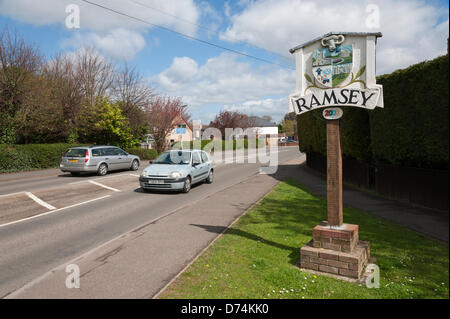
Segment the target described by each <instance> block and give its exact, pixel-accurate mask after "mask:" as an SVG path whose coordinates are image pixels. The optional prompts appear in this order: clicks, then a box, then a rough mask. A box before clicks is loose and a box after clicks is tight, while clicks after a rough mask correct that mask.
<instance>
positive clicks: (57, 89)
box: [43, 53, 82, 131]
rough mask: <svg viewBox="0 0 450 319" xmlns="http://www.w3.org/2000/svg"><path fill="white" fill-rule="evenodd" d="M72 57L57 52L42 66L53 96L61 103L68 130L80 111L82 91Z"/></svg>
mask: <svg viewBox="0 0 450 319" xmlns="http://www.w3.org/2000/svg"><path fill="white" fill-rule="evenodd" d="M75 69H76V68H75V65H74V61H73V59H71V58H70V57H69V56H67V55H64V54H61V53H60V54H57V55H56V56H55V57H54V58H53V60H51V61H48V62H47V63H46V64H45V66H44V67H43V74H44V75H45V77H46V78H47V79H49V80H50V81H51V82H52V83H53V90H52V91H53V96H54V98H55V100H56V101H57V102H58V103H59V104H60V105H61V107H62V111H63V114H64V118H65V120H66V121H67V128H68V130H69V131H70V130H72V129H73V127H74V124H75V119H76V117H77V115H78V113H79V112H80V107H81V103H82V92H81V89H80V77H78V76H77V74H76V70H75Z"/></svg>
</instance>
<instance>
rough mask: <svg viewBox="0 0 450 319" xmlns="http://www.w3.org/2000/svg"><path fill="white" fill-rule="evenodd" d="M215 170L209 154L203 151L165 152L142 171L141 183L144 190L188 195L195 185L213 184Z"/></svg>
mask: <svg viewBox="0 0 450 319" xmlns="http://www.w3.org/2000/svg"><path fill="white" fill-rule="evenodd" d="M213 179H214V168H213V166H212V162H211V158H210V156H209V155H208V153H206V152H204V151H201V150H171V151H166V152H163V153H162V154H161V155H160V156H159V157H158V158H157V159H156V160H155V161H153V163H152V164H151V165H149V166H147V167H146V168H144V170H143V171H142V174H141V177H140V178H139V183H140V185H141V187H142V188H143V189H144V190H147V189H149V190H150V189H152V190H178V191H182V192H184V193H188V192H189V191H190V189H191V186H192V185H193V184H195V183H199V182H203V181H205V182H206V183H208V184H211V183H212V182H213Z"/></svg>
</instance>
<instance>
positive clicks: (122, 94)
mask: <svg viewBox="0 0 450 319" xmlns="http://www.w3.org/2000/svg"><path fill="white" fill-rule="evenodd" d="M154 96H155V90H154V89H153V88H152V87H151V86H150V85H149V84H147V83H146V82H145V81H144V78H143V76H142V75H141V74H139V73H138V72H137V71H136V69H135V68H130V67H129V66H128V65H125V66H124V67H123V68H122V70H120V71H119V72H117V73H116V75H115V81H114V97H115V98H116V99H117V100H118V101H120V102H121V103H122V104H123V107H122V110H123V111H124V112H125V113H127V112H128V111H130V110H131V109H134V108H136V107H137V108H140V109H144V107H145V106H146V105H148V104H149V102H151V100H152V99H153V97H154Z"/></svg>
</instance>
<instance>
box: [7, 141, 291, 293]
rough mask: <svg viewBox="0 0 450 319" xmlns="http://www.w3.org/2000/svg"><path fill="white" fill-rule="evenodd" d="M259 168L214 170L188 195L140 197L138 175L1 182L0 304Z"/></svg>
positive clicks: (286, 153) (52, 174)
mask: <svg viewBox="0 0 450 319" xmlns="http://www.w3.org/2000/svg"><path fill="white" fill-rule="evenodd" d="M299 156H300V153H299V151H298V147H284V148H280V152H279V153H278V161H279V163H280V164H281V163H283V162H287V161H290V160H292V159H295V158H298V157H299ZM261 166H264V165H261V164H249V163H247V162H245V163H243V164H235V163H229V164H226V163H219V164H217V165H216V168H215V181H214V183H213V184H211V185H208V184H198V185H196V186H194V187H193V188H192V190H191V191H190V193H188V194H178V193H144V192H142V191H141V189H140V188H139V183H138V177H137V175H138V174H139V173H140V171H138V172H131V171H125V172H117V173H111V174H109V175H107V176H106V177H101V178H100V177H97V176H82V177H72V176H70V174H62V173H61V172H60V171H58V170H45V171H35V172H25V173H17V174H5V175H2V176H0V297H2V296H6V295H8V294H9V293H11V292H12V291H15V290H16V289H19V288H20V287H22V286H24V285H25V284H27V283H28V282H30V281H32V280H33V279H35V278H37V277H39V276H41V275H42V274H43V273H45V272H47V271H49V270H51V269H53V268H55V267H57V266H59V265H61V264H63V263H64V262H67V261H68V260H71V259H73V258H75V257H77V256H79V255H81V254H83V253H85V252H86V251H89V250H91V249H93V248H95V247H98V246H100V245H102V244H103V243H106V242H108V241H109V240H111V239H113V238H116V237H117V236H119V235H121V234H123V233H126V232H128V231H130V230H131V229H134V228H136V227H138V226H139V225H142V224H145V223H146V222H149V221H151V220H154V219H155V218H158V217H161V216H164V215H166V214H168V213H170V212H172V211H175V210H178V209H180V208H182V207H184V206H186V205H191V204H193V203H195V202H197V201H200V200H202V199H205V198H207V197H208V196H211V195H212V194H215V193H218V192H220V191H221V190H223V189H225V188H228V187H230V186H233V185H235V184H238V183H240V182H242V181H243V180H245V179H247V178H248V177H250V176H252V175H255V174H258V173H259V169H260V167H261ZM142 167H143V166H141V169H142ZM92 181H94V182H95V183H92ZM8 194H9V195H8ZM39 200H40V201H43V203H42V202H41V203H39ZM230 200H232V199H230ZM211 205H214V203H211Z"/></svg>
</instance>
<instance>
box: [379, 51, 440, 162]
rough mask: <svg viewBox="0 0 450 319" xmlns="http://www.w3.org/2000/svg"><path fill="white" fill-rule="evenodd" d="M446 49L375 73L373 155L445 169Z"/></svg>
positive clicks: (389, 159) (392, 160) (393, 160)
mask: <svg viewBox="0 0 450 319" xmlns="http://www.w3.org/2000/svg"><path fill="white" fill-rule="evenodd" d="M448 67H449V65H448V55H445V56H442V57H439V58H436V59H434V60H432V61H426V62H422V63H419V64H415V65H412V66H410V67H409V68H406V69H403V70H398V71H395V72H393V73H391V74H388V75H383V76H380V77H379V78H378V80H377V82H379V83H380V84H382V85H383V91H384V92H383V93H384V103H385V108H384V109H376V110H374V111H372V112H370V130H371V139H372V151H373V160H374V162H376V163H386V164H390V165H395V166H414V167H434V168H445V167H446V168H447V169H448V155H449V151H448V150H449V149H448V147H449V143H448V136H449V135H448V134H449V132H448V124H449V122H448V108H449V102H448V99H449V72H448Z"/></svg>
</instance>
